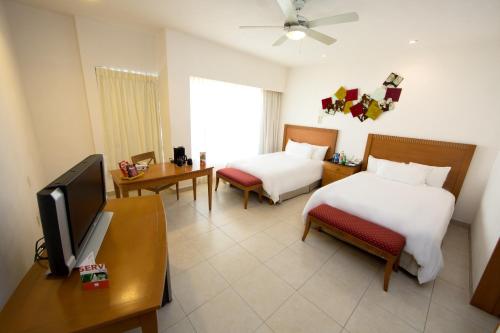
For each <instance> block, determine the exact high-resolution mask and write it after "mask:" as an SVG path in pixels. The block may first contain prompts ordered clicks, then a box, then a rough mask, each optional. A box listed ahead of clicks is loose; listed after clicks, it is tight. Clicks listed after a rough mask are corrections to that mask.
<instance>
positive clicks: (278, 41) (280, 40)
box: [273, 35, 288, 46]
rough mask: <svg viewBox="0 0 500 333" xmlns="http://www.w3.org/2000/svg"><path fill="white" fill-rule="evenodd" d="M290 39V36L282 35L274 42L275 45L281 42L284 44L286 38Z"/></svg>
mask: <svg viewBox="0 0 500 333" xmlns="http://www.w3.org/2000/svg"><path fill="white" fill-rule="evenodd" d="M287 39H288V37H287V36H286V35H283V36H281V37H280V38H278V39H277V40H276V41H275V42H274V43H273V46H280V45H281V44H283V43H284V42H285V41H286V40H287Z"/></svg>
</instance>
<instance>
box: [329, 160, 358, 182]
mask: <svg viewBox="0 0 500 333" xmlns="http://www.w3.org/2000/svg"><path fill="white" fill-rule="evenodd" d="M360 170H361V165H357V166H353V167H351V166H346V165H342V164H335V163H332V162H327V161H325V162H323V179H322V181H321V186H325V185H328V184H330V183H333V182H335V181H337V180H340V179H342V178H345V177H348V176H351V175H354V174H355V173H356V172H359V171H360Z"/></svg>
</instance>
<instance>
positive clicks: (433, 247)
mask: <svg viewBox="0 0 500 333" xmlns="http://www.w3.org/2000/svg"><path fill="white" fill-rule="evenodd" d="M320 204H327V205H330V206H332V207H335V208H338V209H340V210H343V211H345V212H348V213H350V214H352V215H356V216H359V217H361V218H364V219H366V220H368V221H371V222H374V223H376V224H379V225H382V226H384V227H387V228H389V229H392V230H394V231H396V232H398V233H400V234H402V235H403V236H405V237H406V245H405V248H404V251H405V252H407V253H408V254H410V255H411V256H413V258H415V260H416V262H417V264H418V265H419V269H418V280H419V282H420V283H425V282H428V281H431V280H433V279H434V278H436V276H437V274H438V272H439V271H440V269H441V268H442V266H443V256H442V253H441V242H442V240H443V237H444V235H445V233H446V230H447V228H448V223H449V222H450V220H451V216H452V215H453V210H454V207H455V197H454V196H453V195H452V194H451V193H450V192H448V191H446V190H444V189H442V188H436V187H431V186H426V185H421V186H415V185H410V184H405V183H401V182H396V181H392V180H387V179H384V178H382V177H379V176H377V175H376V174H375V173H371V172H366V171H365V172H360V173H357V174H355V175H352V176H350V177H347V178H344V179H342V180H339V181H337V182H334V183H331V184H330V185H328V186H325V187H322V188H321V189H319V190H317V191H316V192H315V193H314V194H313V195H312V196H311V198H310V199H309V201H308V202H307V204H306V206H305V208H304V211H303V216H304V219H305V218H306V216H307V213H308V212H309V211H310V210H311V209H312V208H314V207H316V206H318V205H320Z"/></svg>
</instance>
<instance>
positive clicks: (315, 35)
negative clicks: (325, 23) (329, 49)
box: [305, 29, 337, 45]
mask: <svg viewBox="0 0 500 333" xmlns="http://www.w3.org/2000/svg"><path fill="white" fill-rule="evenodd" d="M305 33H306V35H307V36H309V37H311V38H312V39H315V40H317V41H318V42H321V43H323V44H326V45H332V44H333V43H335V42H336V41H337V40H336V39H335V38H332V37H330V36H327V35H325V34H322V33H321V32H317V31H316V30H312V29H307V30H306V31H305Z"/></svg>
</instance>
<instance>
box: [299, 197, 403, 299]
mask: <svg viewBox="0 0 500 333" xmlns="http://www.w3.org/2000/svg"><path fill="white" fill-rule="evenodd" d="M312 223H317V224H319V225H321V226H322V227H325V228H327V229H328V230H330V231H331V233H332V234H333V235H334V236H335V237H337V238H339V239H341V240H343V241H345V242H347V243H350V244H352V245H354V246H356V247H358V248H360V249H362V250H365V251H367V252H369V253H371V254H374V255H376V256H379V257H382V258H384V259H385V260H387V264H386V265H385V273H384V290H385V291H387V288H388V287H389V280H390V278H391V273H392V270H393V269H394V270H395V271H397V269H398V265H399V258H400V256H401V251H402V250H403V247H404V246H405V243H406V239H405V237H404V236H402V235H400V234H399V233H397V232H395V231H392V230H390V229H388V228H385V227H383V226H380V225H378V224H375V223H372V222H369V221H367V220H364V219H362V218H359V217H357V216H354V215H351V214H349V213H346V212H344V211H342V210H340V209H337V208H334V207H331V206H329V205H325V204H322V205H319V206H317V207H315V208H313V209H311V210H310V211H309V213H308V215H307V222H306V226H305V230H304V236H302V241H304V240H305V239H306V237H307V234H308V232H309V229H310V228H311V224H312Z"/></svg>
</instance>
